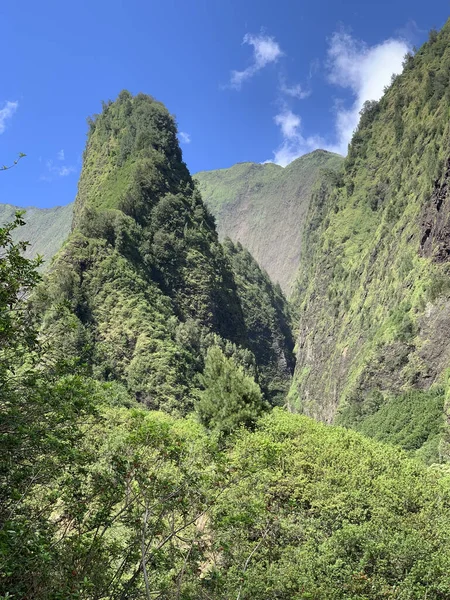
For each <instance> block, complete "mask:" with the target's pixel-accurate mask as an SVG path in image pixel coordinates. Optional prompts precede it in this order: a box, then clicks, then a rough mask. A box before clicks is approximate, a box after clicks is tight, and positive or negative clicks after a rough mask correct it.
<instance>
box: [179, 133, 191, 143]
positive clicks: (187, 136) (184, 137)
mask: <svg viewBox="0 0 450 600" xmlns="http://www.w3.org/2000/svg"><path fill="white" fill-rule="evenodd" d="M178 137H179V138H180V142H181V143H182V144H190V143H191V136H190V134H189V133H186V132H185V131H179V132H178Z"/></svg>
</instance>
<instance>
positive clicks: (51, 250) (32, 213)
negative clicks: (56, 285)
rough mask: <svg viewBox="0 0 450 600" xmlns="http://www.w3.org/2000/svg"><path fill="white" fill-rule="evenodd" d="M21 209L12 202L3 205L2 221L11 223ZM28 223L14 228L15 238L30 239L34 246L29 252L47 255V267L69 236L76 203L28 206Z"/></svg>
mask: <svg viewBox="0 0 450 600" xmlns="http://www.w3.org/2000/svg"><path fill="white" fill-rule="evenodd" d="M17 210H22V209H19V207H17V206H12V205H11V204H0V224H3V223H10V222H11V221H12V220H13V219H14V214H15V212H16V211H17ZM25 210H26V213H25V225H24V226H23V227H21V228H20V229H16V230H14V231H13V239H14V240H15V241H18V240H19V238H20V239H21V240H27V241H28V242H29V243H30V245H29V247H28V248H27V251H26V253H25V255H26V256H27V257H28V258H34V257H35V256H36V255H37V254H40V255H41V256H43V257H44V261H45V266H44V268H47V267H48V266H49V263H50V261H51V259H52V258H53V256H54V255H55V254H56V252H57V251H58V250H59V249H60V247H61V245H62V243H63V242H64V241H65V240H66V239H67V236H68V235H69V232H70V227H71V223H72V212H73V204H68V205H67V206H57V207H55V208H45V209H43V208H35V207H29V208H26V209H25Z"/></svg>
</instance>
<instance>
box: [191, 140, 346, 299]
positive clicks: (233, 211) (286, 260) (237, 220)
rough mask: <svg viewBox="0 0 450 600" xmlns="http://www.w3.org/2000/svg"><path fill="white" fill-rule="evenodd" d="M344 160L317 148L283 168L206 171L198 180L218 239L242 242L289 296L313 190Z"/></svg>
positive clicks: (248, 166)
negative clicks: (214, 222) (215, 224)
mask: <svg viewBox="0 0 450 600" xmlns="http://www.w3.org/2000/svg"><path fill="white" fill-rule="evenodd" d="M343 160H344V159H343V158H342V156H339V155H338V154H333V153H331V152H326V151H325V150H316V151H314V152H311V153H310V154H306V155H305V156H302V157H300V158H298V159H297V160H294V161H293V162H292V163H291V164H290V165H288V166H287V167H286V168H284V169H283V168H282V167H280V166H278V165H275V164H272V163H266V164H256V163H248V162H246V163H239V164H237V165H234V166H233V167H230V168H229V169H218V170H216V171H202V172H200V173H197V174H196V175H195V176H194V178H195V179H196V180H197V181H198V183H199V187H200V191H201V193H202V198H203V200H204V202H205V203H206V204H207V206H208V208H209V209H210V211H211V212H212V214H213V215H214V216H215V218H216V222H217V231H218V233H219V236H220V237H221V238H224V237H230V238H231V239H232V240H233V241H234V242H241V243H242V244H243V246H245V247H246V248H248V250H249V251H250V252H251V253H252V255H253V256H254V257H255V258H256V260H257V261H258V263H259V264H260V265H261V266H262V267H263V268H264V269H265V270H266V271H267V272H268V274H269V275H270V277H271V279H272V281H274V282H276V283H279V284H280V285H281V288H282V289H283V291H284V293H285V294H286V295H287V296H289V295H290V294H291V289H292V283H293V281H294V278H295V274H296V272H297V269H298V266H299V260H300V252H301V248H302V236H303V231H304V227H305V221H306V217H307V213H308V209H309V204H310V201H311V196H312V192H313V189H314V188H315V186H316V185H317V182H318V181H321V180H322V179H323V177H324V175H325V173H326V172H328V171H331V172H336V171H339V170H340V169H341V168H342V163H343Z"/></svg>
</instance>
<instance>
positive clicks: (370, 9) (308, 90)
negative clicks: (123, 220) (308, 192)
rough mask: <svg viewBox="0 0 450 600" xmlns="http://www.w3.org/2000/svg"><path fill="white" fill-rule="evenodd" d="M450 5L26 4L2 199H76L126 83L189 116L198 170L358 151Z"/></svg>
mask: <svg viewBox="0 0 450 600" xmlns="http://www.w3.org/2000/svg"><path fill="white" fill-rule="evenodd" d="M447 17H448V2H447V1H445V0H439V1H438V0H427V2H423V0H422V1H420V2H419V1H418V0H389V1H386V0H379V1H377V2H366V1H365V0H357V1H356V0H314V1H310V2H306V1H298V0H277V1H274V0H271V1H268V0H164V1H163V0H146V1H144V0H127V1H126V2H125V1H123V2H122V1H119V0H108V1H106V0H90V1H89V2H87V1H85V0H77V2H74V1H67V2H61V0H59V1H52V0H42V1H41V2H35V1H34V0H22V1H21V2H4V3H2V5H1V7H0V23H1V31H2V35H1V39H0V49H1V56H2V58H3V61H2V63H3V64H2V76H1V79H0V162H1V163H6V164H8V163H9V162H11V161H12V160H13V159H14V157H15V156H16V155H17V153H18V152H25V153H26V154H27V157H26V158H25V159H24V160H22V161H21V162H20V164H19V165H18V166H17V167H16V168H15V169H12V170H11V171H8V172H5V173H3V174H1V177H0V202H7V203H11V204H17V205H19V206H29V205H35V206H40V207H49V206H55V205H58V204H66V203H68V202H71V201H72V200H73V199H74V197H75V194H76V187H77V180H78V176H79V172H80V169H81V160H82V158H81V157H82V152H83V148H84V144H85V139H86V117H87V116H88V115H92V114H94V113H96V112H99V111H100V110H101V100H107V99H109V98H111V99H114V98H115V97H116V96H117V94H118V93H119V91H120V90H121V89H123V88H126V89H129V90H130V91H131V92H132V93H137V92H140V91H142V92H145V93H149V94H151V95H153V96H154V97H156V98H157V99H158V100H161V101H162V102H164V103H165V104H166V105H167V107H168V108H169V110H170V111H171V112H172V113H173V114H175V115H176V118H177V121H178V124H179V129H180V131H181V132H183V134H185V135H181V136H180V137H181V138H182V139H181V143H182V148H183V154H184V158H185V160H186V162H187V164H188V167H189V168H190V170H191V172H192V173H195V172H197V171H199V170H204V169H217V168H222V167H228V166H230V165H232V164H234V163H236V162H241V161H255V162H263V161H265V160H275V161H276V162H278V163H280V164H283V165H284V164H287V163H288V162H289V161H290V160H292V159H293V158H295V157H296V156H298V155H300V154H302V153H304V152H308V151H310V150H312V149H314V148H316V147H325V148H328V149H331V150H336V151H341V152H345V148H346V143H347V140H348V137H349V136H350V135H351V130H352V128H353V127H354V124H355V119H356V118H357V113H358V110H359V107H360V105H361V103H362V102H363V101H364V100H365V99H371V98H372V97H376V96H379V95H380V94H381V91H382V89H383V87H384V85H386V83H388V82H389V80H390V77H391V73H392V71H393V70H397V71H398V70H399V69H400V68H401V67H400V65H401V58H402V56H403V54H404V52H405V51H406V50H407V49H408V47H412V46H413V45H417V46H419V45H420V44H421V43H422V42H423V41H425V40H426V38H427V32H428V30H429V29H430V28H431V27H437V28H440V27H441V26H442V25H443V24H444V22H445V20H446V18H447Z"/></svg>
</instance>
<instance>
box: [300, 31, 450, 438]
mask: <svg viewBox="0 0 450 600" xmlns="http://www.w3.org/2000/svg"><path fill="white" fill-rule="evenodd" d="M449 90H450V23H447V24H446V26H445V27H444V28H443V30H442V31H441V32H440V33H439V34H438V35H435V34H433V35H432V36H430V40H429V42H427V43H426V44H425V45H424V46H423V47H422V48H421V49H420V50H419V51H418V52H417V53H416V54H415V56H407V57H406V58H405V67H404V72H403V74H402V75H400V76H398V77H396V78H395V80H394V81H393V82H392V85H391V86H390V87H389V89H387V90H386V93H385V94H384V96H383V97H382V99H381V100H380V101H379V102H378V103H377V102H368V103H366V105H365V107H364V109H363V111H362V114H361V120H360V124H359V127H358V129H357V131H356V132H355V134H354V136H353V140H352V143H351V145H350V147H349V153H348V157H347V159H346V161H345V167H344V173H343V174H342V175H339V176H337V177H334V178H331V179H328V181H324V182H322V185H320V186H319V187H318V189H316V191H315V198H314V199H313V201H312V203H311V206H310V211H309V216H308V230H307V232H306V235H305V237H304V240H303V248H304V252H303V255H302V264H301V267H300V271H299V274H298V278H297V283H296V288H295V293H294V306H295V310H294V312H295V320H296V322H297V323H298V324H299V335H298V341H297V349H298V350H297V370H296V374H295V381H294V384H293V387H292V389H291V393H290V402H291V406H292V408H294V409H301V410H304V411H305V412H306V413H308V414H310V415H313V416H315V417H316V418H319V419H322V420H325V421H328V422H331V421H333V420H334V419H335V418H336V414H337V413H339V417H338V418H339V420H340V421H341V422H345V423H346V424H349V425H351V424H354V425H356V424H357V423H359V420H358V419H359V417H358V418H356V417H355V418H353V417H352V415H354V416H355V415H356V416H357V415H361V414H363V415H365V416H368V415H369V414H370V413H371V411H372V412H375V411H376V410H377V409H378V408H379V406H380V403H374V402H373V393H374V392H381V394H382V395H384V396H385V400H386V402H385V403H382V404H383V407H382V409H381V410H382V411H383V413H384V414H386V411H388V410H389V406H392V410H393V411H394V412H395V411H396V410H397V408H396V403H395V402H394V403H392V404H391V403H390V402H389V397H393V396H394V397H398V396H401V394H402V393H403V392H405V391H407V390H409V389H419V390H421V389H424V390H427V389H428V388H429V387H430V386H431V384H433V383H434V382H438V381H440V380H442V379H443V376H444V374H445V371H446V369H447V368H448V366H449V360H450V344H449V339H450V337H449V332H450V310H449V308H450V287H449V285H448V281H449V279H448V277H449V274H450V273H449V265H450V263H449V262H448V256H449V252H448V243H449V242H448V223H449V214H450V196H449V194H448V189H449V187H448V181H449V177H450V173H449V160H450V125H449V124H450V119H449V117H450V92H449ZM408 398H409V400H410V401H411V402H412V403H413V404H414V403H415V402H416V400H417V397H415V396H414V398H413V397H412V396H411V397H409V396H406V397H405V400H404V403H405V404H406V403H407V402H408ZM427 398H428V397H427V395H426V394H424V396H423V402H424V406H425V405H426V403H427ZM355 404H359V405H360V406H359V408H358V410H355ZM411 410H412V411H413V414H414V415H416V416H417V417H418V418H419V414H418V411H417V410H416V409H415V408H414V409H411ZM374 418H375V417H374ZM414 418H416V417H414ZM379 419H380V421H381V420H384V419H385V417H383V419H382V418H381V416H380V418H379ZM371 422H372V423H374V421H371ZM435 426H436V425H433V427H432V430H433V431H435ZM367 427H369V426H367ZM384 439H386V438H384Z"/></svg>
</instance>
